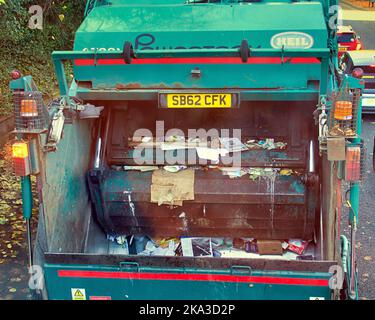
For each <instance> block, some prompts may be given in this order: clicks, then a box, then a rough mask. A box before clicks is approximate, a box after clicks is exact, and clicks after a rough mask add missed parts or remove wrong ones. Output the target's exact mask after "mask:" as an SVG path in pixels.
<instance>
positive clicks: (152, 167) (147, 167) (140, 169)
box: [124, 166, 159, 172]
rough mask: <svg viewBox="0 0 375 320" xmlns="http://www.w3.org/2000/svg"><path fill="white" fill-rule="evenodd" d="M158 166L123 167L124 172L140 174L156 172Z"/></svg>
mask: <svg viewBox="0 0 375 320" xmlns="http://www.w3.org/2000/svg"><path fill="white" fill-rule="evenodd" d="M158 169H159V167H158V166H124V170H125V171H132V170H134V171H141V172H147V171H155V170H158Z"/></svg>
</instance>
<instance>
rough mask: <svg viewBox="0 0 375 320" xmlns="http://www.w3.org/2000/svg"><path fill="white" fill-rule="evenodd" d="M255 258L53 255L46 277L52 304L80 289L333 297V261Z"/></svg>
mask: <svg viewBox="0 0 375 320" xmlns="http://www.w3.org/2000/svg"><path fill="white" fill-rule="evenodd" d="M99 260H101V261H102V263H101V264H99V263H98V261H99ZM121 260H122V262H120V261H121ZM245 260H246V261H245ZM254 260H256V261H254ZM254 260H250V259H215V258H209V259H208V258H194V259H193V258H181V257H178V259H174V257H167V258H166V257H134V258H130V257H122V259H121V257H120V256H101V259H99V256H98V255H59V254H52V255H47V256H46V264H45V278H46V285H47V291H48V296H49V299H52V300H75V296H74V293H75V292H76V291H75V290H77V289H79V290H80V292H81V293H83V297H82V296H79V297H77V299H76V300H96V299H98V298H100V299H102V300H127V299H128V300H182V299H192V300H216V299H217V300H221V299H223V300H251V299H270V300H287V299H307V300H309V299H313V298H320V299H330V298H331V289H330V288H329V279H330V277H331V276H332V274H330V273H329V272H328V270H329V267H330V266H332V265H335V264H336V263H335V262H328V261H280V260H279V261H278V260H265V259H254ZM59 261H65V262H64V264H62V263H60V262H59ZM66 261H70V262H71V263H69V264H66ZM142 261H143V262H142ZM86 263H88V264H86ZM90 263H93V264H90ZM151 264H152V265H151ZM272 269H274V270H272ZM306 270H310V271H306ZM80 298H81V299H80ZM82 298H84V299H82Z"/></svg>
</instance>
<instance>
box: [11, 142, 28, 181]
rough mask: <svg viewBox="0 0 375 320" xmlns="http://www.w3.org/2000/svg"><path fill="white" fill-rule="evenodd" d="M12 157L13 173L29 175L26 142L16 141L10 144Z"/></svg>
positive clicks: (22, 175) (23, 175)
mask: <svg viewBox="0 0 375 320" xmlns="http://www.w3.org/2000/svg"><path fill="white" fill-rule="evenodd" d="M12 158H13V168H14V173H15V174H16V175H17V176H21V177H25V176H28V175H30V157H29V145H28V143H27V142H24V141H18V142H15V143H14V144H13V145H12Z"/></svg>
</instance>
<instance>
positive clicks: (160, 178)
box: [151, 169, 195, 206]
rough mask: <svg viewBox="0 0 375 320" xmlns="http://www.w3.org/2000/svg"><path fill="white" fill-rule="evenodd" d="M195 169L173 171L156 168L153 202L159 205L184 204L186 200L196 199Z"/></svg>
mask: <svg viewBox="0 0 375 320" xmlns="http://www.w3.org/2000/svg"><path fill="white" fill-rule="evenodd" d="M194 180H195V171H194V169H186V170H182V171H179V172H175V173H171V172H168V171H165V170H156V171H154V172H153V174H152V184H151V202H152V203H157V204H158V205H159V206H161V205H163V204H166V205H172V206H182V202H183V201H185V200H194Z"/></svg>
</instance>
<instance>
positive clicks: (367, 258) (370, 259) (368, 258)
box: [363, 256, 372, 261]
mask: <svg viewBox="0 0 375 320" xmlns="http://www.w3.org/2000/svg"><path fill="white" fill-rule="evenodd" d="M363 259H365V261H372V257H371V256H365V257H364V258H363Z"/></svg>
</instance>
